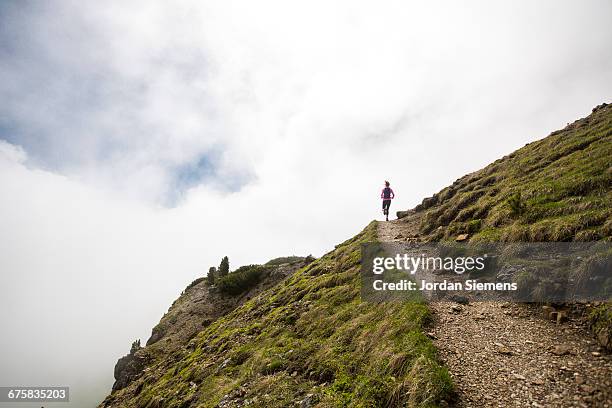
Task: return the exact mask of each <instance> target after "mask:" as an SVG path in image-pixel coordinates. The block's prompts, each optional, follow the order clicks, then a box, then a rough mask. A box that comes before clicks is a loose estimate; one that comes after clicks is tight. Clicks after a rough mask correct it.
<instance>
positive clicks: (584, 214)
mask: <svg viewBox="0 0 612 408" xmlns="http://www.w3.org/2000/svg"><path fill="white" fill-rule="evenodd" d="M611 185H612V105H607V106H603V107H600V108H598V109H597V110H596V111H595V112H593V114H591V115H590V116H589V117H587V118H584V119H580V120H577V121H576V122H574V123H573V124H571V125H569V126H567V127H566V128H565V129H563V130H560V131H556V132H553V133H552V134H551V135H550V136H548V137H547V138H545V139H542V140H539V141H537V142H533V143H530V144H528V145H526V146H525V147H523V148H521V149H519V150H517V151H515V152H514V153H512V154H510V155H508V156H505V157H503V158H502V159H499V160H497V161H495V162H494V163H492V164H491V165H489V166H487V167H485V168H484V169H482V170H479V171H477V172H474V173H472V174H468V175H467V176H464V177H462V178H460V179H458V180H457V181H455V183H453V185H452V186H449V187H447V188H445V189H443V190H441V191H440V192H439V193H437V194H435V195H434V196H433V197H431V198H427V199H425V200H424V201H423V203H422V204H421V205H419V206H417V207H416V210H417V212H418V211H424V221H423V223H422V225H421V233H422V234H423V235H424V236H425V237H426V239H428V240H440V239H453V238H454V237H455V236H456V235H458V234H461V233H470V234H472V239H473V240H486V241H533V242H535V241H539V242H543V241H571V240H577V241H593V240H599V239H608V240H609V239H610V235H611V231H612V220H611V214H612V206H611V205H610V204H611V202H612V190H611V189H610V186H611ZM518 194H520V199H519V200H518V204H519V207H520V209H519V210H518V211H516V209H517V208H516V207H517V206H516V205H515V211H513V209H512V206H511V205H510V204H509V201H511V200H512V197H514V200H515V201H517V197H518Z"/></svg>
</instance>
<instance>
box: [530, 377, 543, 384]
mask: <svg viewBox="0 0 612 408" xmlns="http://www.w3.org/2000/svg"><path fill="white" fill-rule="evenodd" d="M531 383H532V384H533V385H544V380H542V379H540V378H536V379H535V380H531Z"/></svg>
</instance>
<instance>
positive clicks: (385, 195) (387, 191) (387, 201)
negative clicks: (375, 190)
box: [380, 181, 395, 221]
mask: <svg viewBox="0 0 612 408" xmlns="http://www.w3.org/2000/svg"><path fill="white" fill-rule="evenodd" d="M390 185H391V184H390V183H389V182H388V181H385V188H383V190H382V192H381V193H380V198H382V200H383V202H382V208H383V214H384V215H385V217H386V220H387V221H389V207H390V206H391V200H393V199H394V198H395V193H394V192H393V190H392V189H391V187H389V186H390Z"/></svg>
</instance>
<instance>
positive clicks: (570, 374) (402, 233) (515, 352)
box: [378, 213, 612, 407]
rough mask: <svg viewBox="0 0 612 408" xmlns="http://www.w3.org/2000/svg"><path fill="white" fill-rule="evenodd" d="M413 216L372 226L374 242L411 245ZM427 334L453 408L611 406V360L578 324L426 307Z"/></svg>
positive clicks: (470, 308)
mask: <svg viewBox="0 0 612 408" xmlns="http://www.w3.org/2000/svg"><path fill="white" fill-rule="evenodd" d="M420 218H421V214H418V213H416V214H410V215H409V216H407V217H405V218H402V219H400V220H396V221H389V222H380V223H379V229H378V234H379V236H378V238H379V240H380V241H381V242H406V241H418V240H419V233H418V226H419V225H420V223H421V220H420ZM430 307H431V309H432V312H433V315H434V323H433V326H432V329H431V332H430V333H428V335H429V336H430V337H431V338H432V339H433V341H434V344H435V346H436V347H437V348H438V350H439V353H440V358H441V360H442V361H443V363H445V364H446V366H447V367H448V369H449V371H450V373H451V376H452V377H453V381H454V383H455V385H456V389H457V396H456V400H455V401H452V402H450V403H449V404H450V405H451V406H457V407H512V406H518V407H612V357H611V356H610V354H608V353H606V352H605V351H604V350H602V349H601V347H599V345H598V343H597V341H596V340H595V339H594V338H593V335H592V333H590V332H589V331H588V328H587V327H586V324H585V323H583V322H582V321H581V320H580V319H570V320H569V321H568V322H565V323H562V324H556V323H554V322H552V321H550V320H546V319H544V317H543V314H542V309H541V307H538V306H535V305H528V304H518V303H508V302H503V303H502V302H492V301H487V302H474V301H471V302H469V303H468V304H465V305H460V304H458V303H454V302H435V301H434V302H431V303H430Z"/></svg>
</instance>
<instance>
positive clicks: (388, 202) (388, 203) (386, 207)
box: [383, 200, 391, 211]
mask: <svg viewBox="0 0 612 408" xmlns="http://www.w3.org/2000/svg"><path fill="white" fill-rule="evenodd" d="M389 207H391V200H383V210H385V211H389Z"/></svg>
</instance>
